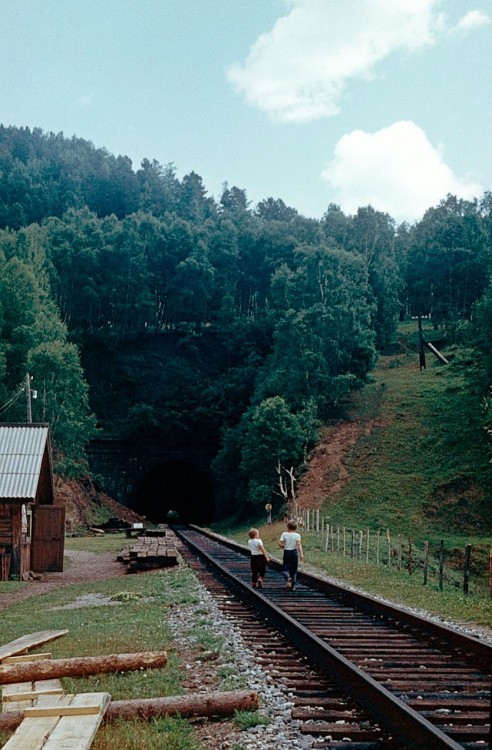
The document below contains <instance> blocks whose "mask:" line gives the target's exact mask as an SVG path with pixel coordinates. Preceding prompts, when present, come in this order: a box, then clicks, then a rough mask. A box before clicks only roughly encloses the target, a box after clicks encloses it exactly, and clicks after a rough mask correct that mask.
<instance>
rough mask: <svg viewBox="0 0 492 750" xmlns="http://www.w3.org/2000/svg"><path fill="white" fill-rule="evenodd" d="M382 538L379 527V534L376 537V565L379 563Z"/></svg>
mask: <svg viewBox="0 0 492 750" xmlns="http://www.w3.org/2000/svg"><path fill="white" fill-rule="evenodd" d="M380 539H381V529H378V535H377V539H376V565H379V544H380Z"/></svg>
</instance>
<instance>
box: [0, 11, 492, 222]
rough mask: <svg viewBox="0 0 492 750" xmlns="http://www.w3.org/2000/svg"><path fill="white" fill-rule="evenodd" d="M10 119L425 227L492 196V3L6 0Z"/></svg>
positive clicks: (258, 188) (6, 111) (212, 185)
mask: <svg viewBox="0 0 492 750" xmlns="http://www.w3.org/2000/svg"><path fill="white" fill-rule="evenodd" d="M0 29H1V32H0V33H1V36H0V39H1V43H0V108H1V109H0V122H2V123H3V124H4V125H16V126H28V127H30V128H34V127H40V128H42V129H43V130H44V131H46V132H50V131H53V132H55V133H58V132H63V133H64V134H65V136H67V137H71V136H72V135H76V136H77V137H80V138H84V139H86V140H90V141H92V143H93V144H94V145H95V146H96V147H101V148H102V147H104V148H106V149H107V150H108V151H110V152H112V153H113V154H116V155H117V154H124V155H127V156H129V157H130V158H131V159H132V162H133V167H134V169H137V168H138V167H139V165H140V162H141V160H142V159H143V158H145V157H146V158H149V159H156V160H157V161H159V162H160V163H161V164H163V165H164V164H168V163H170V162H172V163H174V165H175V167H176V170H177V175H178V177H179V178H182V177H183V176H184V175H185V174H187V173H189V172H191V171H195V172H197V173H198V174H199V175H201V177H202V178H203V181H204V185H205V187H206V188H207V190H208V192H209V194H210V195H214V196H215V197H216V198H219V197H220V194H221V191H222V186H223V184H224V183H225V182H227V183H228V184H229V186H232V185H236V186H237V187H239V188H242V189H245V190H246V193H247V196H248V198H249V200H250V201H251V204H252V205H255V204H256V203H258V202H259V201H260V200H262V199H264V198H268V197H270V196H272V197H274V198H282V200H283V201H284V202H285V203H286V204H287V205H290V206H292V207H294V208H296V209H297V210H298V211H300V212H301V213H303V214H304V215H306V216H312V217H318V218H319V217H321V216H322V214H323V213H324V211H325V210H326V208H327V207H328V205H329V204H330V203H331V202H334V203H338V204H339V205H340V206H341V207H342V209H343V210H344V211H345V212H346V213H354V212H355V211H356V210H357V208H358V206H362V205H367V204H369V203H370V204H371V205H373V206H374V207H375V208H376V209H378V210H382V211H387V212H388V213H389V214H390V215H391V216H393V218H395V219H396V221H398V222H400V221H403V220H406V221H409V222H413V221H416V220H418V219H419V218H421V216H422V215H423V213H424V211H425V210H426V209H427V208H429V207H430V206H432V205H436V204H437V203H438V202H439V201H440V200H441V199H442V198H444V197H445V195H446V194H447V193H448V192H451V193H453V194H457V195H459V196H460V197H463V198H472V197H478V198H479V197H480V196H481V195H482V194H483V192H484V191H485V190H492V128H491V115H492V3H491V0H472V2H467V1H465V0H76V1H75V0H43V1H42V2H41V0H0Z"/></svg>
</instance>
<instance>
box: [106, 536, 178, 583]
mask: <svg viewBox="0 0 492 750" xmlns="http://www.w3.org/2000/svg"><path fill="white" fill-rule="evenodd" d="M177 543H178V540H177V538H176V537H175V535H174V534H173V533H172V532H171V531H169V530H167V531H166V533H165V535H164V536H147V535H145V536H140V537H138V539H137V540H136V541H135V544H133V545H132V546H131V547H126V548H125V549H124V550H122V551H121V552H120V554H119V555H118V557H117V558H116V559H117V560H118V561H119V562H122V563H124V564H125V565H127V566H128V567H127V573H137V572H138V571H139V570H150V569H151V568H167V567H170V566H171V565H176V564H177V562H178V552H177Z"/></svg>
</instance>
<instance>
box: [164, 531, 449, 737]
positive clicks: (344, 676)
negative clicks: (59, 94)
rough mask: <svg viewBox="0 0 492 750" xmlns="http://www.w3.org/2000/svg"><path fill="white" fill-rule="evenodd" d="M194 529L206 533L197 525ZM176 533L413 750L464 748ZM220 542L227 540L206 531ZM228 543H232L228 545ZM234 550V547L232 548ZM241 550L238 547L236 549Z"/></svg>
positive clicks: (178, 532)
mask: <svg viewBox="0 0 492 750" xmlns="http://www.w3.org/2000/svg"><path fill="white" fill-rule="evenodd" d="M193 531H194V532H195V533H197V534H202V533H203V531H202V530H201V529H197V528H196V527H195V528H194V529H193ZM174 532H175V533H176V534H177V535H178V536H179V537H180V538H181V539H182V540H183V541H184V542H185V543H186V544H187V545H188V546H189V547H190V548H192V549H193V550H194V551H195V552H198V554H199V555H200V556H201V557H202V558H203V559H204V560H205V561H206V563H207V565H208V566H209V567H211V568H212V569H213V570H214V571H215V572H216V573H217V574H218V575H219V576H220V577H221V578H223V579H225V580H226V581H228V582H229V583H230V584H231V585H232V587H233V588H234V589H235V590H237V591H239V592H240V596H241V598H242V599H243V601H244V600H246V601H248V602H249V603H250V604H251V605H252V606H253V607H254V608H255V609H256V610H257V611H259V612H261V614H263V615H265V616H266V617H268V619H269V621H270V622H272V623H273V624H274V625H275V627H277V628H278V630H279V631H280V632H282V633H283V634H284V635H286V636H287V637H288V638H289V640H290V641H291V642H292V643H294V644H295V645H296V646H297V647H298V648H300V649H301V650H302V651H303V652H304V653H305V654H306V656H308V658H310V659H312V660H313V661H314V662H315V663H316V664H317V665H318V666H321V667H323V668H324V669H326V670H329V671H331V672H332V673H333V672H335V673H336V678H337V680H339V682H340V683H341V685H342V686H343V688H344V689H345V690H346V691H347V692H348V693H350V695H352V696H353V697H354V698H355V699H356V700H357V701H358V702H359V703H360V705H362V706H363V707H364V708H365V709H366V710H367V711H368V713H370V714H371V715H372V716H373V717H374V718H375V719H376V721H378V722H380V724H381V726H383V727H385V729H388V730H389V731H390V732H391V733H393V734H394V735H396V736H397V737H399V738H400V740H401V741H403V743H404V744H405V746H406V747H408V748H411V749H412V750H422V749H423V748H425V749H426V750H463V746H462V745H461V744H458V743H457V742H455V741H454V740H452V739H451V738H450V737H448V736H447V735H446V734H445V733H444V732H442V731H440V730H439V729H437V728H436V727H435V726H434V725H433V724H432V723H431V722H430V721H428V720H427V719H426V718H425V717H423V716H421V715H420V714H419V713H418V712H417V711H414V710H413V709H412V708H410V707H409V706H407V705H406V704H405V703H404V702H403V701H401V700H400V699H399V698H397V697H396V696H395V695H393V694H392V693H391V692H390V691H389V690H387V689H386V688H385V687H383V686H382V685H381V684H380V683H378V682H377V681H376V680H374V679H373V678H372V677H370V676H369V675H368V674H366V673H365V672H363V671H362V670H361V669H359V668H358V667H357V666H355V665H354V664H353V663H352V662H350V661H349V660H348V659H346V658H345V657H344V656H343V655H341V654H340V653H338V652H337V651H336V650H335V649H334V648H332V647H331V646H329V645H328V644H327V643H325V642H324V641H323V640H322V639H321V638H319V637H318V636H316V635H314V634H313V633H312V632H310V631H309V630H308V628H306V627H304V626H303V625H301V624H300V623H299V622H297V621H296V620H295V619H294V618H292V617H291V616H290V615H288V614H287V613H285V612H284V611H283V610H282V609H281V608H280V607H278V606H277V605H275V604H273V603H272V602H270V601H268V600H267V599H266V598H265V597H264V596H262V595H261V594H259V593H258V592H257V591H256V590H254V589H251V588H250V587H249V586H247V585H246V584H245V583H244V582H243V581H242V580H241V579H240V578H238V577H237V576H236V575H235V574H234V573H232V572H231V571H228V570H226V569H225V568H224V567H223V565H221V564H220V563H219V562H217V561H216V560H215V559H214V558H213V556H212V555H210V554H209V553H208V552H206V551H205V550H203V549H201V548H200V547H199V546H198V545H196V544H194V542H193V541H192V540H190V539H189V537H187V535H186V533H184V532H182V531H181V530H180V529H179V528H177V527H174ZM204 535H205V536H209V538H211V539H213V541H215V542H216V543H217V544H221V543H223V540H222V539H220V538H218V537H215V538H214V536H211V535H209V534H208V533H206V534H204ZM225 546H230V545H228V544H226V545H225ZM232 549H234V547H232ZM236 551H237V550H236Z"/></svg>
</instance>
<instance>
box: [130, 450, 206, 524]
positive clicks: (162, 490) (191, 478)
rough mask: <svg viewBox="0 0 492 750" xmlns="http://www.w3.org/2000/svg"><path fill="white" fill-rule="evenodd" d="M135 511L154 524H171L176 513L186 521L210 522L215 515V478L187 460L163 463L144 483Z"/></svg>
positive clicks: (152, 471) (153, 470)
mask: <svg viewBox="0 0 492 750" xmlns="http://www.w3.org/2000/svg"><path fill="white" fill-rule="evenodd" d="M135 510H136V511H137V513H140V514H141V515H143V516H146V517H147V519H148V520H149V521H150V522H151V523H167V522H168V521H169V520H170V514H171V517H172V513H173V512H175V513H177V514H178V518H179V520H180V521H182V522H183V523H196V524H199V525H200V524H207V523H210V522H212V521H213V520H214V518H215V496H214V491H213V487H212V482H211V478H210V476H209V475H208V474H207V473H206V472H205V471H203V470H202V469H200V468H198V467H197V466H194V465H193V464H190V463H187V462H186V461H166V462H163V463H161V464H159V465H158V466H155V467H154V468H153V469H151V470H150V471H149V473H148V474H147V476H146V477H145V479H144V480H143V482H142V484H141V485H140V488H139V490H138V492H137V497H136V503H135Z"/></svg>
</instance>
